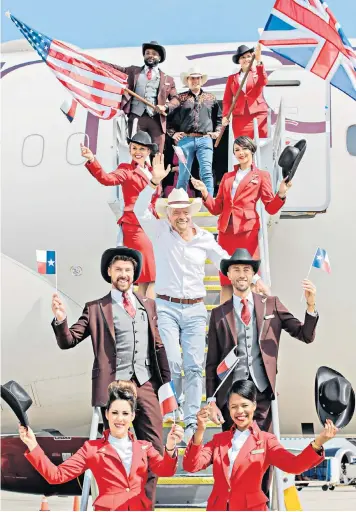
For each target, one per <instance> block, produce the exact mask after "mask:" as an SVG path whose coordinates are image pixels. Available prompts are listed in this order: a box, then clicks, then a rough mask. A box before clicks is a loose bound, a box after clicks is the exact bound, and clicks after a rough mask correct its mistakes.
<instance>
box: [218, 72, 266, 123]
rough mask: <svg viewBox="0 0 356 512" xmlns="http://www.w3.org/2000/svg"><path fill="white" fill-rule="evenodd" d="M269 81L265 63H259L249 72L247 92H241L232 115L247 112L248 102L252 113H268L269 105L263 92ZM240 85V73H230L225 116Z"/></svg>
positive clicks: (224, 109) (240, 114) (226, 87)
mask: <svg viewBox="0 0 356 512" xmlns="http://www.w3.org/2000/svg"><path fill="white" fill-rule="evenodd" d="M267 82H268V78H267V74H266V71H265V68H264V66H263V64H260V65H257V66H256V69H255V70H253V71H250V72H249V74H248V76H247V80H246V82H245V84H246V92H244V91H243V90H242V91H241V92H240V95H239V97H238V99H237V102H236V105H235V107H234V110H233V111H232V115H233V116H242V115H243V114H244V112H245V105H246V104H247V108H248V111H249V113H250V114H259V113H262V112H266V114H267V109H268V107H267V103H266V102H265V100H264V98H263V94H262V93H263V87H264V86H265V85H266V84H267ZM239 86H240V83H239V73H236V74H235V75H230V76H229V77H228V79H227V82H226V86H225V92H224V98H223V116H227V114H228V112H229V109H230V107H231V104H232V100H233V98H234V96H235V94H236V93H237V90H238V88H239Z"/></svg>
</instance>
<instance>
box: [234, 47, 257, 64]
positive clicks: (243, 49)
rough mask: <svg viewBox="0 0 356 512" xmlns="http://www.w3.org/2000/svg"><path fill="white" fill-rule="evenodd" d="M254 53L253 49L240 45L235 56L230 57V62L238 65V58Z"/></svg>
mask: <svg viewBox="0 0 356 512" xmlns="http://www.w3.org/2000/svg"><path fill="white" fill-rule="evenodd" d="M254 51H255V49H254V48H249V47H248V46H246V45H245V44H242V45H240V46H239V47H238V49H237V50H236V53H235V55H233V56H232V62H234V63H235V64H238V63H239V58H240V57H241V56H242V55H244V54H245V53H247V52H251V53H253V52H254Z"/></svg>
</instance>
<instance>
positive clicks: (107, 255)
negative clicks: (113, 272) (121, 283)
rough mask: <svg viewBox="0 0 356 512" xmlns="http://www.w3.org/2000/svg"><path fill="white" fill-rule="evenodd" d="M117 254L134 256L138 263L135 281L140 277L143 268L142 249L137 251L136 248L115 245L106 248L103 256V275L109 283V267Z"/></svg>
mask: <svg viewBox="0 0 356 512" xmlns="http://www.w3.org/2000/svg"><path fill="white" fill-rule="evenodd" d="M115 256H128V257H130V258H133V259H134V260H135V261H136V263H137V267H136V270H135V272H134V282H135V281H137V279H138V278H139V277H140V274H141V268H142V254H141V253H140V251H136V250H135V249H129V248H128V247H125V246H124V245H123V246H120V247H115V248H114V249H106V251H105V252H104V254H103V255H102V257H101V265H100V270H101V275H102V276H103V278H104V279H105V281H107V282H108V283H111V279H110V276H109V274H108V268H109V266H110V263H111V262H112V259H113V258H114V257H115Z"/></svg>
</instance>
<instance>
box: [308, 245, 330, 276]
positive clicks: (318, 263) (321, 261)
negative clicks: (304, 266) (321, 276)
mask: <svg viewBox="0 0 356 512" xmlns="http://www.w3.org/2000/svg"><path fill="white" fill-rule="evenodd" d="M312 267H315V268H321V270H324V271H325V272H327V273H328V274H331V266H330V261H329V256H328V253H327V252H326V250H325V249H320V247H318V250H317V251H316V253H315V256H314V260H313V263H312Z"/></svg>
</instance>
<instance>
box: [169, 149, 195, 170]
mask: <svg viewBox="0 0 356 512" xmlns="http://www.w3.org/2000/svg"><path fill="white" fill-rule="evenodd" d="M175 147H176V146H173V151H174V152H175V154H176V155H177V158H178V160H179V161H180V162H181V163H182V164H183V165H184V167H185V168H186V169H187V171H188V174H189V176H190V177H192V173H191V172H190V170H189V169H188V167H187V164H185V163H184V162H182V160H181V159H180V158H179V155H178V153H177V152H176V150H175ZM182 151H183V149H182ZM183 153H184V151H183ZM184 156H185V155H184Z"/></svg>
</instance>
